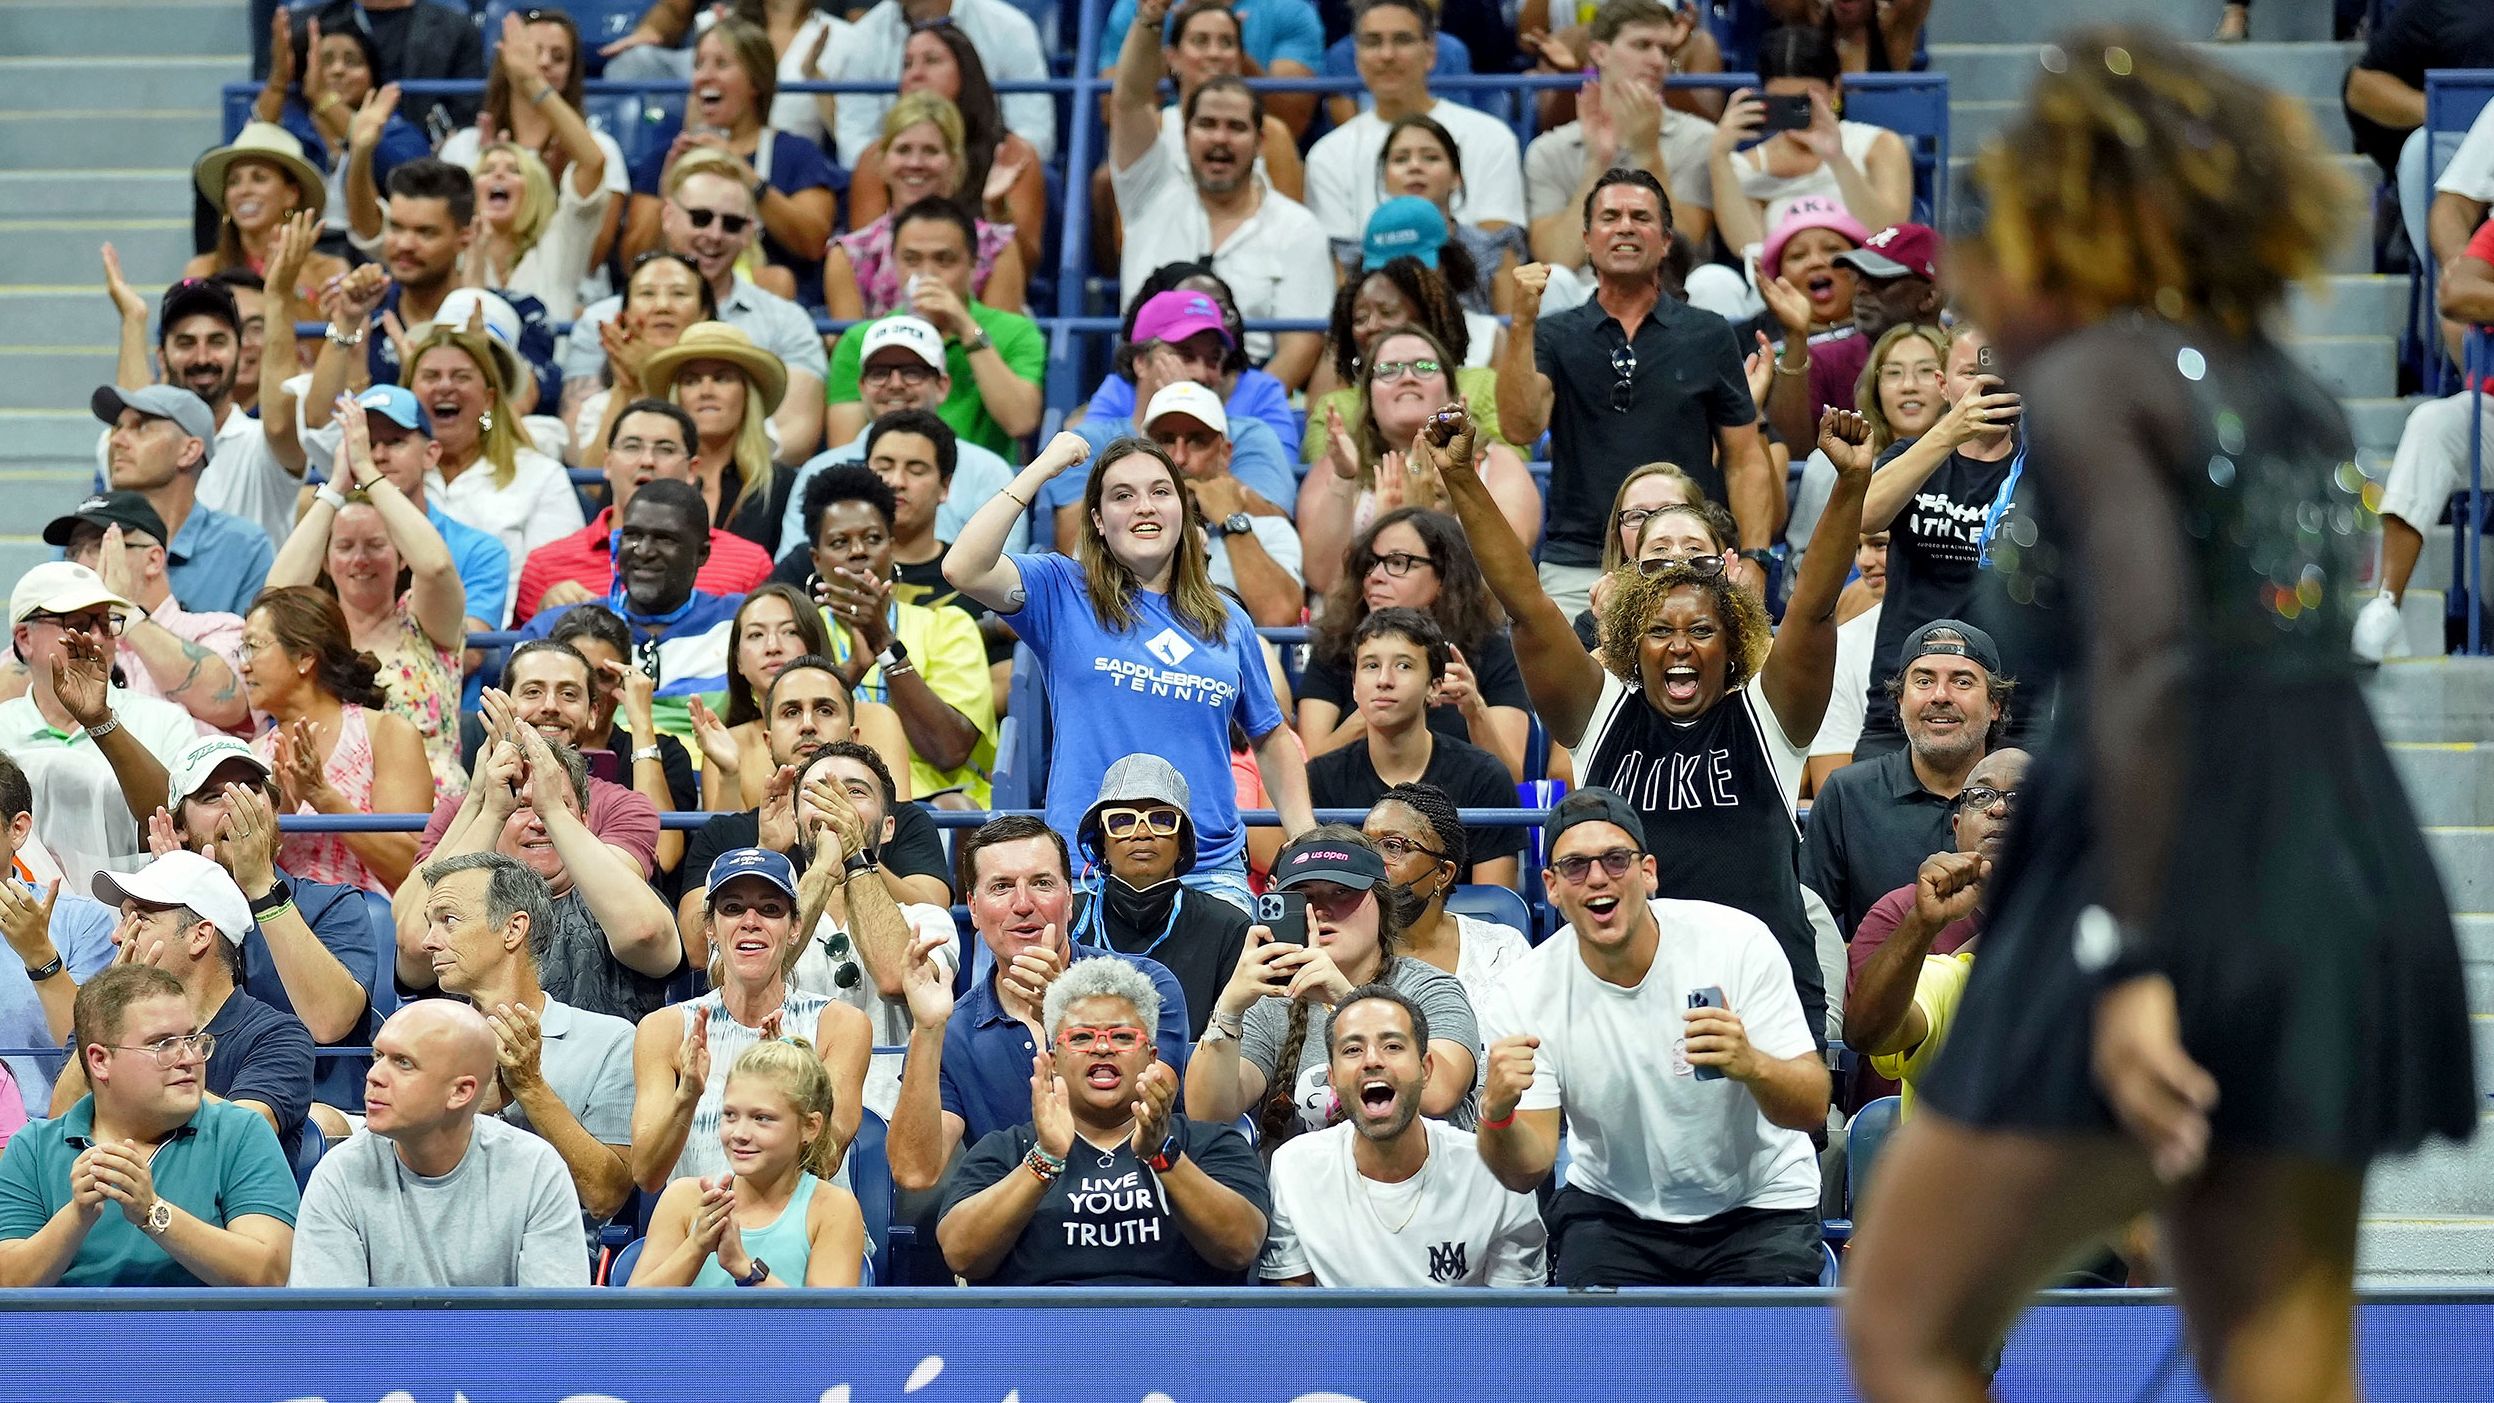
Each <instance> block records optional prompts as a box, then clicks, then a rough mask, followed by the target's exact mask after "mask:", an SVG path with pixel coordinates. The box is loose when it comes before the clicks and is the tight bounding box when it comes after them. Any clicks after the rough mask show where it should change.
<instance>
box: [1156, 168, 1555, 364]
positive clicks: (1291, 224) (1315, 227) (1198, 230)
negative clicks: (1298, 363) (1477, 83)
mask: <svg viewBox="0 0 2494 1403" xmlns="http://www.w3.org/2000/svg"><path fill="white" fill-rule="evenodd" d="M1510 144H1512V141H1511V142H1510ZM1111 183H1112V184H1113V185H1114V186H1115V187H1116V191H1117V208H1118V210H1119V212H1120V214H1121V215H1122V216H1123V217H1124V219H1125V224H1126V248H1125V253H1124V256H1123V257H1122V258H1121V259H1120V260H1119V262H1118V270H1117V276H1118V280H1119V282H1120V283H1122V284H1123V285H1124V286H1125V287H1126V288H1127V289H1128V290H1130V291H1131V290H1132V289H1134V288H1138V287H1141V286H1143V280H1144V279H1145V278H1147V277H1149V276H1151V272H1152V270H1153V269H1155V268H1158V267H1159V266H1161V265H1162V264H1164V263H1179V262H1184V261H1187V260H1190V259H1197V258H1203V257H1205V256H1207V255H1209V256H1210V257H1211V259H1212V270H1213V271H1214V272H1215V273H1218V274H1220V275H1221V280H1222V281H1223V282H1226V283H1228V284H1229V285H1230V291H1231V293H1232V294H1234V295H1235V296H1236V297H1237V299H1238V313H1239V315H1240V316H1242V317H1244V318H1246V319H1247V320H1248V321H1251V322H1252V321H1324V320H1325V319H1326V318H1328V317H1330V316H1332V315H1333V307H1334V261H1333V250H1332V247H1331V245H1329V244H1327V243H1326V242H1325V230H1324V228H1323V226H1321V225H1319V224H1318V223H1317V222H1316V216H1315V215H1314V214H1312V213H1310V212H1309V211H1308V207H1307V206H1305V205H1303V204H1300V203H1299V202H1298V201H1296V200H1293V199H1291V198H1290V197H1289V196H1287V195H1284V194H1281V193H1280V192H1278V191H1276V190H1274V189H1272V188H1271V187H1269V186H1268V187H1266V188H1265V190H1264V191H1263V197H1264V198H1263V201H1262V202H1261V203H1260V204H1258V205H1257V207H1256V212H1255V213H1254V214H1251V215H1249V216H1248V217H1247V221H1246V222H1245V223H1243V224H1241V225H1239V226H1238V228H1236V229H1234V230H1232V231H1231V233H1230V237H1229V240H1228V241H1227V242H1226V243H1224V244H1222V245H1221V247H1219V248H1217V249H1216V248H1214V247H1213V246H1212V218H1211V216H1209V215H1207V214H1206V213H1204V202H1203V201H1202V200H1201V199H1200V198H1198V197H1197V195H1196V193H1195V180H1194V177H1193V175H1192V174H1191V173H1190V172H1189V171H1188V169H1187V164H1186V158H1185V156H1184V155H1183V154H1181V155H1179V156H1177V157H1175V158H1172V157H1171V155H1170V153H1169V147H1168V145H1167V144H1166V143H1163V142H1154V143H1152V145H1151V146H1149V147H1147V148H1146V149H1145V150H1144V152H1143V154H1142V155H1141V156H1138V157H1136V158H1135V162H1134V164H1133V165H1130V166H1128V167H1126V168H1125V169H1124V170H1121V171H1117V172H1115V174H1114V176H1113V179H1112V182H1111ZM1272 355H1273V338H1272V336H1271V334H1269V333H1267V332H1261V331H1251V332H1249V333H1247V356H1248V359H1250V360H1253V361H1256V362H1259V363H1261V362H1263V361H1266V360H1269V359H1271V358H1272Z"/></svg>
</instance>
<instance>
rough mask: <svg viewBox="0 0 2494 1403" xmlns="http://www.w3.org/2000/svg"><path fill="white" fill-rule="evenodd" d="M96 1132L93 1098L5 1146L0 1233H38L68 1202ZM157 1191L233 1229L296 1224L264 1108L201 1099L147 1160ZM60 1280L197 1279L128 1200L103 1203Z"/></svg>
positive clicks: (16, 1236) (185, 1282)
mask: <svg viewBox="0 0 2494 1403" xmlns="http://www.w3.org/2000/svg"><path fill="white" fill-rule="evenodd" d="M94 1133H95V1098H94V1097H93V1096H91V1095H90V1096H87V1097H83V1098H81V1099H80V1100H79V1102H78V1104H77V1105H75V1106H72V1107H70V1108H69V1111H68V1113H67V1114H65V1115H62V1116H59V1117H56V1118H54V1119H52V1120H48V1121H38V1122H35V1123H33V1124H30V1125H28V1126H27V1127H26V1128H25V1129H23V1130H20V1131H19V1132H17V1134H16V1135H14V1136H11V1137H10V1139H9V1149H8V1153H7V1154H5V1155H0V1242H18V1241H23V1240H24V1239H26V1238H30V1237H33V1236H34V1235H35V1234H36V1233H38V1232H40V1231H42V1229H43V1225H44V1224H45V1223H47V1222H50V1221H51V1219H52V1215H53V1214H55V1213H57V1212H59V1211H60V1210H61V1207H62V1205H64V1204H66V1203H68V1202H69V1170H70V1166H71V1165H72V1164H73V1163H75V1162H76V1161H77V1158H78V1156H79V1155H81V1154H83V1153H85V1151H86V1149H87V1145H88V1143H89V1137H91V1136H92V1135H93V1134H94ZM148 1172H149V1174H150V1176H151V1177H153V1178H154V1179H155V1181H156V1194H157V1196H158V1197H160V1198H162V1199H164V1200H165V1201H166V1202H168V1203H170V1204H172V1205H173V1206H174V1207H176V1208H179V1209H181V1210H182V1211H183V1212H185V1213H188V1214H190V1215H191V1216H192V1217H194V1218H198V1219H200V1220H201V1221H202V1222H207V1223H212V1224H214V1225H216V1226H217V1227H220V1228H230V1227H232V1226H233V1225H234V1221H235V1220H236V1219H238V1218H247V1217H252V1216H255V1215H256V1216H264V1217H270V1218H275V1219H276V1220H277V1221H279V1222H281V1223H284V1224H285V1225H286V1226H287V1227H293V1226H294V1219H295V1210H296V1205H297V1204H298V1202H299V1201H300V1196H299V1195H298V1194H297V1193H296V1192H295V1187H294V1171H293V1170H291V1169H289V1168H287V1166H286V1156H285V1153H284V1152H283V1151H282V1150H280V1149H279V1148H278V1147H277V1133H276V1132H275V1131H273V1130H270V1129H269V1128H268V1122H267V1121H265V1120H262V1119H261V1118H260V1113H259V1112H257V1111H253V1110H249V1109H246V1108H244V1107H241V1106H237V1105H235V1104H233V1103H232V1102H230V1101H210V1102H206V1103H203V1104H202V1105H201V1106H200V1108H199V1113H198V1114H197V1115H194V1116H192V1117H191V1121H190V1124H188V1125H186V1126H183V1127H182V1128H181V1129H179V1130H176V1131H175V1132H173V1135H172V1137H171V1138H169V1139H167V1140H166V1141H165V1142H164V1143H163V1144H162V1145H160V1146H158V1147H157V1149H156V1154H155V1157H154V1158H153V1159H151V1160H149V1161H148ZM60 1284H61V1285H63V1286H198V1285H201V1284H203V1283H202V1282H201V1281H200V1280H199V1278H198V1277H196V1276H194V1275H192V1274H191V1271H190V1268H188V1267H185V1266H183V1265H182V1264H181V1263H180V1262H177V1261H175V1260H173V1258H172V1256H171V1255H170V1254H168V1253H167V1252H166V1251H165V1250H164V1248H162V1247H160V1246H158V1245H157V1243H156V1240H155V1239H154V1238H152V1237H149V1236H148V1235H147V1234H146V1233H144V1232H141V1231H140V1230H139V1229H138V1228H137V1227H135V1226H133V1225H132V1224H131V1222H130V1220H129V1218H128V1217H127V1216H126V1215H124V1214H123V1213H122V1211H121V1205H119V1204H117V1203H110V1202H108V1203H106V1204H105V1205H104V1212H103V1215H102V1216H101V1217H99V1218H97V1219H96V1220H95V1226H94V1227H92V1228H89V1229H88V1230H87V1236H86V1241H84V1242H82V1243H80V1244H79V1245H78V1253H77V1255H76V1256H74V1257H72V1258H71V1259H70V1262H69V1269H68V1270H67V1271H64V1272H62V1273H61V1279H60Z"/></svg>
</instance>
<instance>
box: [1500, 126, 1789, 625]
mask: <svg viewBox="0 0 2494 1403" xmlns="http://www.w3.org/2000/svg"><path fill="white" fill-rule="evenodd" d="M1671 235H1672V224H1671V197H1670V196H1668V195H1666V194H1664V193H1663V186H1662V182H1660V181H1658V180H1656V179H1655V178H1654V176H1653V174H1652V173H1651V172H1649V171H1646V170H1643V169H1624V170H1623V169H1612V170H1607V171H1604V172H1603V173H1602V174H1601V175H1600V177H1598V178H1597V179H1596V180H1595V181H1594V183H1593V190H1592V193H1590V194H1588V195H1586V196H1585V206H1584V238H1585V255H1586V259H1587V261H1588V264H1589V266H1590V267H1591V268H1592V270H1593V274H1594V277H1595V280H1596V281H1595V286H1594V294H1593V296H1592V297H1591V298H1588V299H1587V300H1586V301H1585V302H1584V304H1583V305H1581V306H1577V307H1571V308H1569V309H1568V310H1566V311H1564V312H1554V313H1552V314H1551V316H1550V319H1549V320H1550V325H1549V326H1548V327H1546V328H1545V327H1542V326H1541V325H1540V321H1541V295H1542V289H1543V288H1544V287H1545V286H1547V285H1548V283H1549V281H1550V269H1549V267H1548V266H1547V265H1545V264H1540V263H1527V264H1525V265H1523V266H1522V267H1519V268H1517V269H1516V270H1515V273H1514V275H1513V276H1514V278H1515V290H1516V293H1517V298H1516V304H1515V319H1514V324H1513V325H1512V326H1511V327H1510V328H1509V329H1508V332H1507V345H1506V350H1505V352H1504V353H1503V354H1502V355H1501V356H1500V357H1499V360H1498V420H1499V423H1500V425H1501V429H1500V432H1501V434H1502V435H1503V436H1504V437H1505V438H1506V439H1507V440H1508V441H1509V442H1511V443H1531V442H1532V441H1534V440H1535V439H1537V438H1539V437H1541V433H1542V430H1543V429H1545V428H1547V429H1548V430H1549V431H1550V461H1551V476H1550V510H1549V514H1548V517H1547V518H1546V521H1545V524H1544V526H1543V529H1542V543H1541V567H1540V571H1541V582H1542V588H1543V590H1544V591H1546V592H1547V593H1548V594H1549V596H1550V597H1551V598H1552V599H1553V600H1555V601H1557V603H1558V605H1559V607H1560V608H1561V609H1562V610H1563V611H1565V613H1566V615H1567V616H1568V617H1570V618H1573V617H1575V615H1576V614H1577V612H1578V611H1580V610H1582V609H1584V608H1586V607H1587V605H1588V596H1589V594H1590V592H1591V591H1592V589H1593V582H1594V581H1595V580H1596V579H1598V578H1600V576H1601V573H1602V568H1601V567H1602V545H1603V537H1604V535H1605V533H1606V529H1607V527H1608V526H1609V523H1610V510H1611V501H1612V499H1613V498H1614V497H1616V496H1617V495H1618V492H1619V484H1620V482H1621V480H1622V479H1624V478H1626V477H1627V476H1628V474H1629V473H1631V472H1634V471H1635V470H1636V469H1637V467H1638V466H1639V465H1641V464H1644V463H1651V462H1654V461H1655V460H1657V459H1660V460H1662V461H1664V462H1669V463H1677V464H1679V465H1680V468H1681V470H1682V471H1684V472H1686V473H1687V474H1688V475H1689V476H1690V478H1692V479H1693V480H1695V481H1696V483H1697V485H1698V487H1699V488H1700V489H1701V490H1702V491H1703V492H1704V493H1705V494H1706V497H1707V500H1709V501H1718V502H1728V503H1730V504H1731V507H1732V515H1733V518H1734V519H1735V520H1736V521H1737V522H1738V523H1739V526H1740V547H1741V554H1742V556H1743V557H1744V561H1743V564H1742V565H1741V567H1740V573H1741V574H1742V575H1743V576H1745V577H1746V579H1745V583H1748V584H1750V585H1751V586H1752V587H1754V588H1759V589H1763V588H1764V587H1765V584H1766V576H1765V574H1764V572H1763V571H1762V570H1761V569H1759V568H1758V566H1759V562H1760V561H1761V560H1762V559H1763V558H1764V556H1765V553H1766V550H1767V547H1768V546H1769V545H1770V544H1771V543H1772V542H1773V540H1774V532H1775V525H1776V518H1777V517H1778V516H1779V515H1780V513H1781V511H1782V503H1783V490H1784V485H1783V482H1782V481H1781V479H1780V478H1778V477H1777V475H1776V474H1775V472H1774V470H1773V469H1772V467H1770V466H1769V464H1768V462H1767V450H1766V443H1765V440H1764V439H1763V438H1761V437H1760V435H1759V432H1758V406H1757V404H1756V402H1755V401H1753V400H1752V399H1751V398H1750V395H1749V380H1748V377H1747V375H1746V373H1745V372H1744V371H1743V370H1742V368H1741V350H1740V345H1739V343H1738V342H1737V341H1735V340H1734V338H1733V336H1732V328H1731V325H1730V324H1729V323H1727V322H1726V321H1724V319H1723V318H1721V317H1718V316H1716V315H1715V314H1714V313H1712V312H1706V311H1701V310H1699V309H1697V308H1695V307H1691V306H1690V305H1688V304H1687V303H1686V302H1683V301H1680V300H1679V299H1678V298H1675V297H1666V296H1664V295H1663V288H1662V266H1663V259H1664V256H1665V255H1666V254H1667V253H1668V252H1669V250H1670V247H1671Z"/></svg>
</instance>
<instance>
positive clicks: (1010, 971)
mask: <svg viewBox="0 0 2494 1403" xmlns="http://www.w3.org/2000/svg"><path fill="white" fill-rule="evenodd" d="M960 863H961V890H962V891H963V893H964V894H965V895H966V896H967V897H968V899H969V903H970V923H971V924H972V925H973V926H975V927H977V928H978V932H979V938H980V939H981V941H982V942H984V944H985V945H986V948H987V953H988V955H989V956H991V957H992V964H990V967H989V968H986V969H983V970H980V971H978V972H977V974H976V976H975V982H974V983H973V984H972V986H971V988H970V992H969V993H968V994H966V995H963V996H962V998H961V999H960V1001H959V1005H958V1007H957V1008H956V1007H955V1004H954V1000H953V998H952V996H951V994H950V991H949V990H945V989H941V988H931V987H925V986H926V985H927V984H928V980H927V977H926V968H925V967H926V960H927V956H928V955H929V954H931V953H932V950H931V947H929V948H922V949H913V950H912V951H911V966H912V968H911V969H910V971H909V973H908V976H907V979H906V983H907V985H908V990H907V996H908V1000H909V1011H910V1032H909V1053H908V1057H907V1060H906V1061H905V1062H904V1063H903V1064H902V1072H901V1097H900V1103H899V1104H898V1105H897V1106H895V1107H894V1108H893V1111H892V1126H891V1132H890V1134H889V1136H888V1138H887V1140H886V1147H887V1148H886V1152H887V1154H888V1155H889V1156H890V1158H891V1161H892V1178H893V1181H894V1182H895V1183H897V1184H899V1185H900V1186H901V1187H902V1188H905V1189H931V1188H933V1187H935V1185H936V1184H937V1183H938V1182H939V1181H940V1180H941V1179H942V1178H943V1174H944V1165H945V1163H946V1162H947V1161H948V1160H950V1159H951V1158H952V1155H953V1151H954V1150H955V1149H956V1148H958V1147H959V1146H961V1145H962V1144H963V1143H965V1142H975V1141H978V1140H980V1139H982V1138H984V1137H985V1136H986V1135H988V1134H989V1133H990V1132H992V1131H996V1130H1001V1129H1005V1128H1007V1127H1010V1126H1015V1125H1020V1124H1022V1123H1023V1122H1024V1121H1025V1120H1027V1119H1028V1118H1029V1117H1030V1084H1031V1060H1032V1059H1033V1058H1034V1057H1036V1056H1038V1054H1039V1049H1040V1048H1042V1047H1045V1046H1047V1045H1048V1039H1047V1036H1046V1034H1045V1033H1044V1032H1042V1031H1041V1025H1040V1008H1041V1005H1042V1004H1043V1003H1044V1002H1045V1001H1046V999H1047V996H1048V986H1049V985H1050V984H1052V983H1054V982H1055V980H1056V978H1057V976H1058V975H1060V974H1063V973H1064V972H1065V968H1066V965H1067V964H1068V963H1069V962H1070V961H1080V960H1088V959H1115V960H1124V961H1127V962H1128V963H1130V964H1132V965H1134V966H1135V967H1136V968H1137V969H1140V970H1141V971H1142V972H1143V973H1144V974H1145V975H1147V976H1149V977H1150V979H1151V981H1152V987H1153V988H1154V989H1155V990H1157V991H1158V992H1159V994H1160V1008H1159V1011H1158V1017H1157V1018H1156V1020H1155V1024H1156V1031H1155V1033H1154V1036H1153V1042H1154V1044H1155V1045H1156V1046H1157V1047H1158V1048H1159V1049H1160V1060H1161V1061H1162V1062H1164V1063H1166V1064H1168V1066H1169V1069H1170V1071H1172V1072H1173V1073H1177V1074H1178V1075H1179V1076H1180V1077H1181V1078H1183V1076H1184V1074H1185V1072H1186V1054H1187V1051H1188V1045H1187V1015H1186V994H1185V992H1184V991H1183V990H1181V989H1180V988H1179V986H1178V979H1177V976H1176V975H1173V974H1171V973H1170V972H1169V971H1168V970H1167V969H1166V968H1165V967H1163V966H1162V965H1161V964H1159V963H1158V962H1157V961H1153V960H1148V959H1145V958H1144V957H1142V956H1141V955H1126V954H1120V953H1118V952H1116V951H1112V950H1103V949H1099V948H1098V947H1095V946H1077V945H1073V944H1071V943H1070V942H1069V941H1068V940H1067V939H1066V934H1065V932H1066V922H1067V919H1068V918H1069V917H1070V916H1071V914H1072V912H1073V905H1074V883H1073V871H1072V864H1071V861H1070V858H1069V857H1068V854H1067V852H1066V847H1065V838H1064V836H1063V835H1062V834H1060V833H1058V832H1057V831H1056V830H1055V829H1053V828H1050V827H1048V825H1047V824H1045V823H1043V822H1041V821H1040V820H1038V819H1036V818H1032V817H1030V816H1028V815H1023V814H1015V815H1008V816H1006V817H1004V818H999V819H996V820H994V821H993V822H991V823H989V824H987V825H986V826H985V827H983V828H981V829H979V830H978V831H977V832H975V833H972V834H971V835H970V836H969V837H967V838H965V839H963V840H962V842H961V857H960ZM982 963H989V962H987V961H982Z"/></svg>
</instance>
